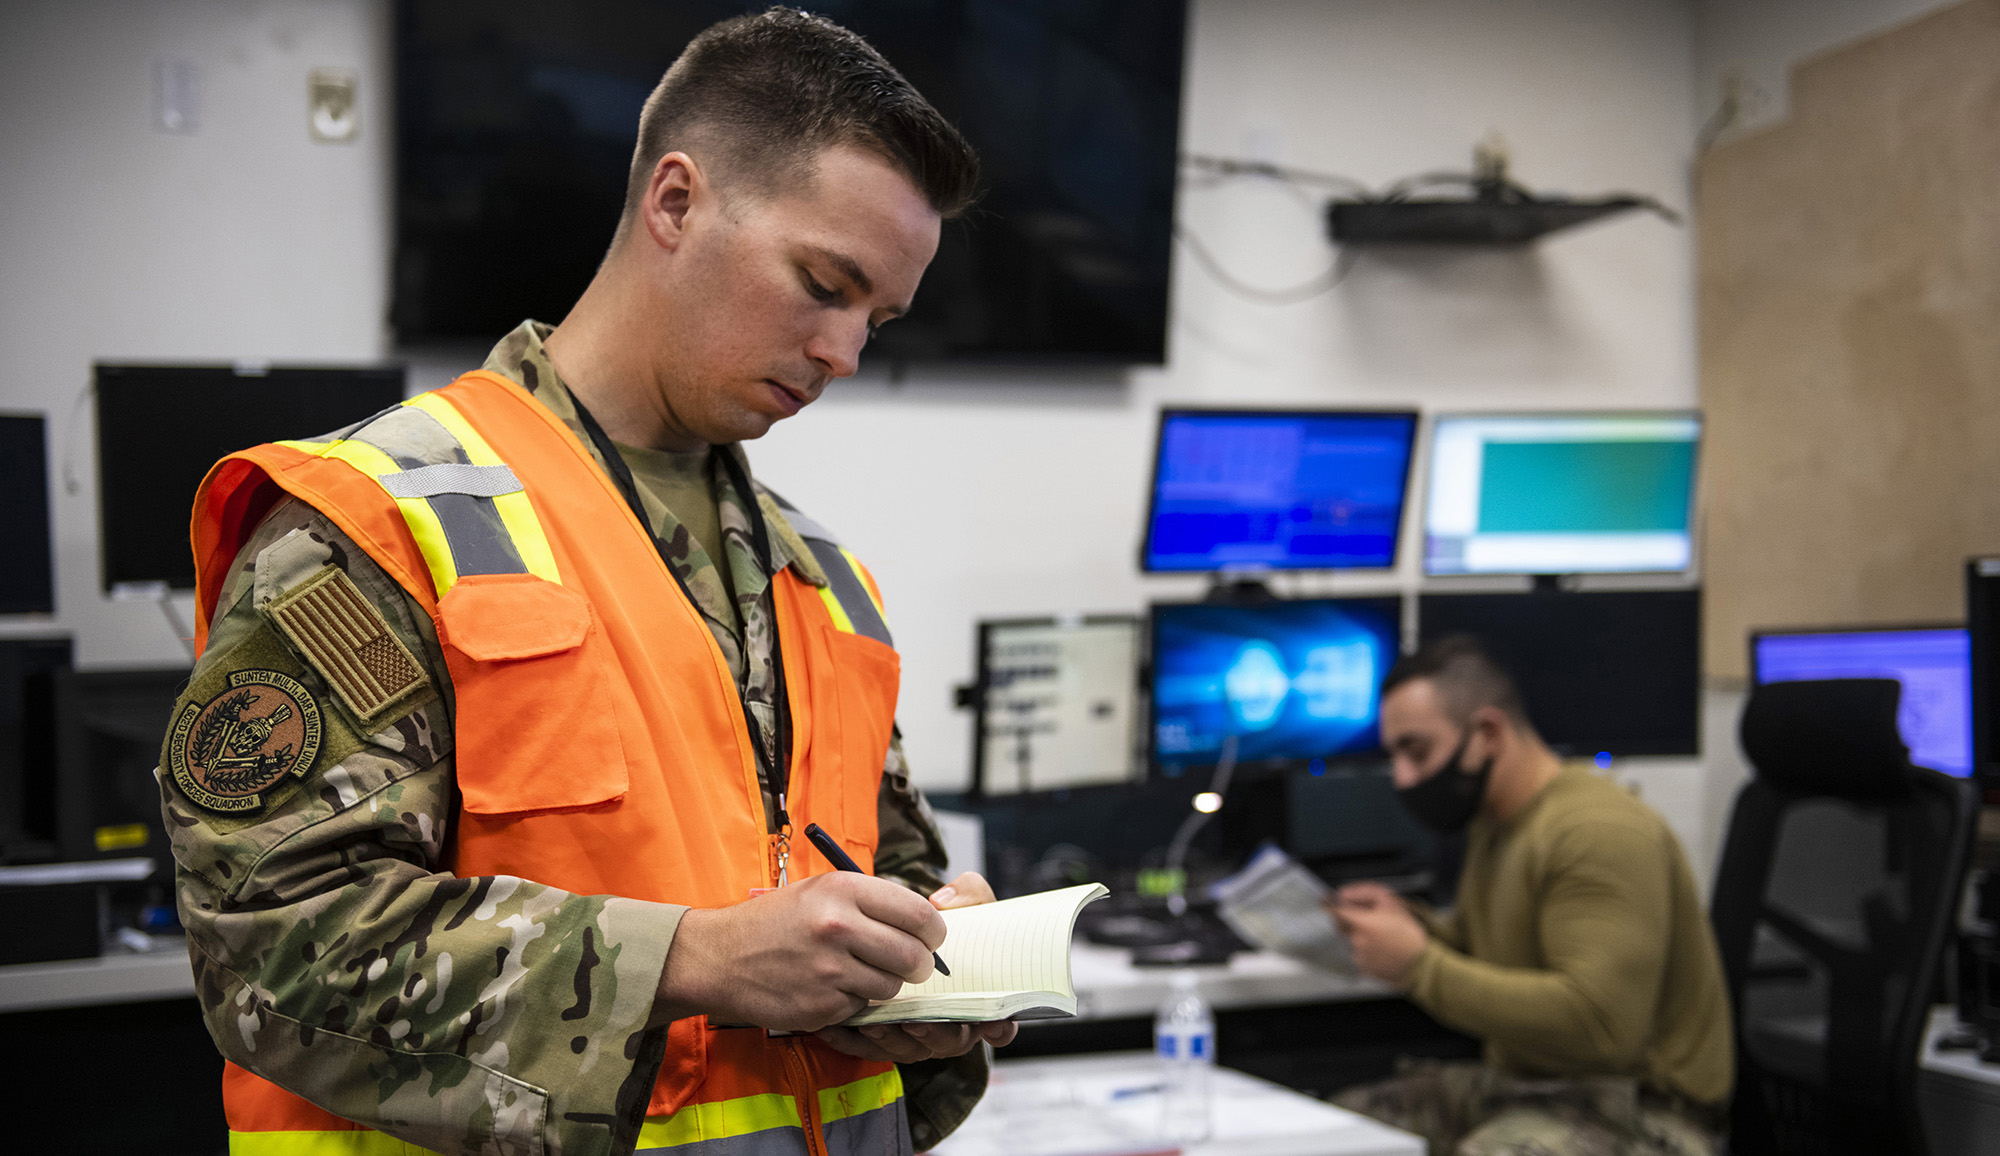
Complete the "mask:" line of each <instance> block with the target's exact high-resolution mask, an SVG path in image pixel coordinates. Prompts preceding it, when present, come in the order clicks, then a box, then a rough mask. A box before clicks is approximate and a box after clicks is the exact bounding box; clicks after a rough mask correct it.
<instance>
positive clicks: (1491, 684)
mask: <svg viewBox="0 0 2000 1156" xmlns="http://www.w3.org/2000/svg"><path fill="white" fill-rule="evenodd" d="M1422 680H1429V681H1430V683H1431V684H1432V685H1434V686H1436V687H1437V690H1438V697H1439V698H1440V699H1442V700H1443V702H1444V710H1445V715H1446V717H1448V718H1450V719H1451V721H1452V723H1453V724H1455V725H1457V726H1461V727H1462V726H1464V725H1465V724H1466V723H1467V722H1468V721H1469V720H1470V719H1471V718H1472V712H1474V711H1476V710H1478V709H1479V708H1480V707H1486V706H1490V707H1494V708H1496V709H1498V710H1499V711H1500V713H1501V714H1504V715H1506V716H1507V720H1508V721H1509V722H1511V723H1513V724H1514V726H1515V727H1516V729H1519V730H1521V731H1523V732H1526V733H1529V734H1533V733H1534V731H1535V724H1534V723H1532V722H1530V721H1529V719H1528V707H1527V704H1526V703H1525V702H1524V701H1522V698H1521V687H1520V684H1518V683H1516V682H1515V681H1514V676H1513V675H1511V674H1509V673H1507V668H1506V667H1504V666H1502V665H1500V663H1499V661H1498V660H1496V659H1495V658H1494V657H1493V655H1492V653H1491V652H1489V651H1488V650H1487V649H1486V647H1485V646H1484V645H1483V644H1482V643H1481V642H1480V641H1479V640H1478V639H1477V638H1474V637H1473V636H1472V635H1470V634H1451V635H1447V636H1445V637H1443V638H1440V639H1437V640H1436V641H1433V642H1427V643H1425V644H1424V645H1422V646H1420V647H1418V648H1417V650H1416V652H1415V653H1413V654H1406V655H1404V656H1403V657H1402V658H1399V659H1397V660H1396V664H1395V665H1394V666H1392V667H1390V668H1389V675H1388V677H1387V678H1384V679H1383V680H1382V697H1383V698H1387V697H1389V693H1390V692H1391V691H1393V690H1395V689H1396V688H1397V687H1400V686H1404V685H1406V684H1408V683H1412V682H1418V681H1422Z"/></svg>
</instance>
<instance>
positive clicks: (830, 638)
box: [825, 629, 902, 864]
mask: <svg viewBox="0 0 2000 1156" xmlns="http://www.w3.org/2000/svg"><path fill="white" fill-rule="evenodd" d="M825 638H826V645H827V649H828V650H829V651H830V652H831V657H832V659H833V671H834V676H835V682H836V686H837V691H836V693H837V695H838V698H839V704H840V715H839V717H840V767H841V774H840V795H841V811H842V817H843V818H844V820H845V823H846V825H845V827H844V828H843V829H842V831H841V836H842V837H843V841H844V842H850V843H852V842H854V841H865V843H866V846H865V847H855V846H850V847H849V850H850V851H853V852H854V853H855V857H856V858H857V859H861V861H862V862H863V863H864V864H865V863H867V862H868V860H867V859H862V858H861V856H862V853H863V852H866V853H867V854H868V855H869V856H871V857H872V856H873V854H874V852H875V847H876V845H877V842H878V837H879V834H880V832H879V830H878V828H877V818H878V816H877V807H878V806H879V804H880V794H881V790H882V764H883V761H884V760H885V759H887V758H888V756H889V740H890V737H891V736H892V735H893V734H894V733H895V727H896V692H897V689H898V687H899V684H900V683H901V681H902V661H901V660H900V659H899V658H898V657H897V655H896V652H895V650H894V649H892V648H890V647H888V646H884V645H883V644H882V643H879V642H877V641H875V640H874V639H872V638H865V637H863V636H861V635H859V634H848V633H846V632H844V631H839V630H833V629H827V630H826V632H825Z"/></svg>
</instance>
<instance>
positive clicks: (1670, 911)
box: [1408, 767, 1735, 1104]
mask: <svg viewBox="0 0 2000 1156" xmlns="http://www.w3.org/2000/svg"><path fill="white" fill-rule="evenodd" d="M1431 931H1432V938H1431V942H1430V943H1429V945H1428V946H1426V947H1425V949H1424V952H1423V954H1422V955H1420V956H1419V957H1418V958H1417V962H1416V964H1415V966H1414V967H1413V968H1412V970H1411V973H1410V977H1409V981H1408V982H1409V995H1410V998H1411V999H1413V1000H1415V1001H1416V1003H1417V1004H1418V1005H1419V1006H1421V1007H1422V1008H1423V1009H1424V1010H1425V1011H1428V1012H1429V1013H1431V1014H1432V1015H1433V1016H1435V1017H1437V1019H1439V1020H1440V1021H1442V1022H1443V1023H1446V1024H1448V1025H1450V1026H1452V1027H1454V1028H1457V1029H1459V1030H1460V1031H1464V1032H1468V1033H1470V1034H1473V1035H1476V1036H1480V1037H1481V1038H1483V1039H1484V1040H1485V1041H1486V1059H1487V1062H1488V1063H1490V1064H1492V1065H1493V1066H1495V1067H1497V1068H1500V1069H1501V1070H1503V1071H1507V1072H1511V1073H1514V1074H1517V1075H1523V1076H1537V1077H1565V1076H1586V1075H1620V1076H1632V1077H1636V1078H1638V1079H1640V1080H1641V1081H1643V1082H1645V1083H1647V1084H1650V1085H1652V1086H1654V1087H1656V1088H1659V1089H1661V1090H1663V1091H1670V1092H1677V1093H1679V1094H1681V1095H1683V1096H1686V1097H1688V1098H1689V1099H1692V1100H1695V1101H1698V1102H1700V1103H1705V1104H1716V1103H1721V1102H1722V1101H1724V1100H1725V1099H1726V1098H1727V1097H1728V1095H1729V1089H1730V1084H1731V1082H1732V1080H1733V1079H1734V1066H1735V1056H1734V1053H1733V1050H1732V1045H1731V1041H1730V1025H1729V1002H1728V996H1727V993H1726V990H1725V988H1724V984H1723V977H1722V963H1721V959H1720V957H1719V956H1718V955H1717V952H1716V947H1715V938H1714V935H1713V933H1712V932H1711V931H1710V929H1709V924H1708V916H1707V914H1706V912H1705V911H1704V910H1703V907H1702V902H1701V897H1700V895H1699V894H1698V892H1697V890H1696V887H1695V882H1694V875H1693V873H1692V872H1691V871H1690V870H1689V869H1688V863H1687V856H1686V855H1685V854H1683V853H1682V851H1681V846H1680V843H1679V841H1678V840H1676V839H1675V838H1674V835H1673V832H1672V831H1670V830H1668V828H1667V825H1666V823H1665V822H1663V821H1662V820H1661V819H1660V817H1659V815H1657V814H1655V813H1654V812H1653V811H1652V810H1651V809H1650V808H1648V807H1647V806H1646V805H1645V804H1643V803H1641V802H1639V801H1638V800H1637V799H1635V798H1633V797H1632V796H1631V795H1630V794H1628V793H1627V792H1626V791H1625V790H1624V789H1623V788H1621V787H1619V786H1618V785H1617V784H1615V783H1613V782H1610V781H1609V780H1606V779H1603V778H1600V777H1599V776H1597V775H1595V774H1592V773H1591V772H1589V771H1588V770H1585V769H1583V768H1581V767H1570V768H1566V769H1565V770H1563V771H1562V773H1561V774H1559V775H1558V776H1557V777H1556V778H1555V779H1554V780H1553V781H1552V782H1550V783H1549V785H1548V786H1547V787H1545V788H1543V789H1542V791H1541V793H1540V794H1538V795H1536V796H1535V797H1534V798H1533V799H1532V800H1530V801H1529V803H1528V805H1527V806H1526V807H1524V808H1523V809H1522V810H1521V811H1520V812H1519V813H1517V814H1515V815H1514V816H1513V818H1512V819H1510V820H1509V821H1508V822H1507V823H1505V824H1498V823H1495V822H1493V821H1492V819H1491V818H1490V817H1488V816H1485V815H1482V816H1480V817H1479V818H1478V819H1477V820H1475V821H1474V823H1473V825H1472V828H1471V830H1470V831H1469V832H1468V837H1467V846H1466V857H1465V868H1464V872H1463V874H1462V875H1461V876H1460V882H1459V889H1458V905H1457V908H1456V910H1455V911H1454V912H1453V913H1452V914H1451V915H1450V916H1449V917H1445V918H1439V919H1435V920H1433V921H1432V926H1431Z"/></svg>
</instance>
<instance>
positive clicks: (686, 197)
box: [639, 152, 708, 251]
mask: <svg viewBox="0 0 2000 1156" xmlns="http://www.w3.org/2000/svg"><path fill="white" fill-rule="evenodd" d="M707 192H708V183H707V181H706V179H705V178H704V176H703V174H702V171H701V167H700V166H699V165H697V164H696V163H695V161H694V158H693V157H690V156H688V155H687V154H686V153H683V152H671V153H668V154H667V155H665V156H663V157H661V158H660V159H659V161H658V162H657V163H655V164H654V165H653V175H652V177H651V178H650V179H649V180H648V181H647V182H646V196H645V198H644V199H643V200H641V201H640V202H639V223H640V224H641V225H642V226H643V227H644V229H645V232H646V235H647V236H649V237H651V238H652V239H653V244H655V245H657V246H659V247H660V248H662V249H666V250H669V251H672V250H674V249H678V248H680V245H681V241H682V240H683V239H684V238H685V237H686V236H687V219H688V207H689V206H690V205H692V204H693V203H694V200H695V198H696V197H698V196H702V195H705V194H706V193H707Z"/></svg>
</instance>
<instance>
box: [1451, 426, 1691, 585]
mask: <svg viewBox="0 0 2000 1156" xmlns="http://www.w3.org/2000/svg"><path fill="white" fill-rule="evenodd" d="M1700 437H1701V418H1700V417H1699V416H1698V415H1696V414H1693V413H1602V414H1505V415H1498V414H1489V415H1474V414H1456V415H1446V416H1442V417H1439V418H1438V419H1437V422H1436V424H1435V425H1434V427H1433V429H1432V433H1431V457H1430V481H1429V485H1428V486H1427V487H1426V489H1425V504H1424V572H1425V573H1427V574H1438V575H1443V574H1582V573H1614V572H1651V571H1680V570H1686V569H1687V568H1688V566H1689V564H1690V563H1691V562H1692V560H1693V556H1694V536H1693V534H1692V533H1691V531H1690V525H1689V524H1690V521H1691V516H1690V511H1691V509H1692V507H1693V504H1694V467H1695V450H1696V447H1697V445H1698V443H1699V441H1700Z"/></svg>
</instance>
